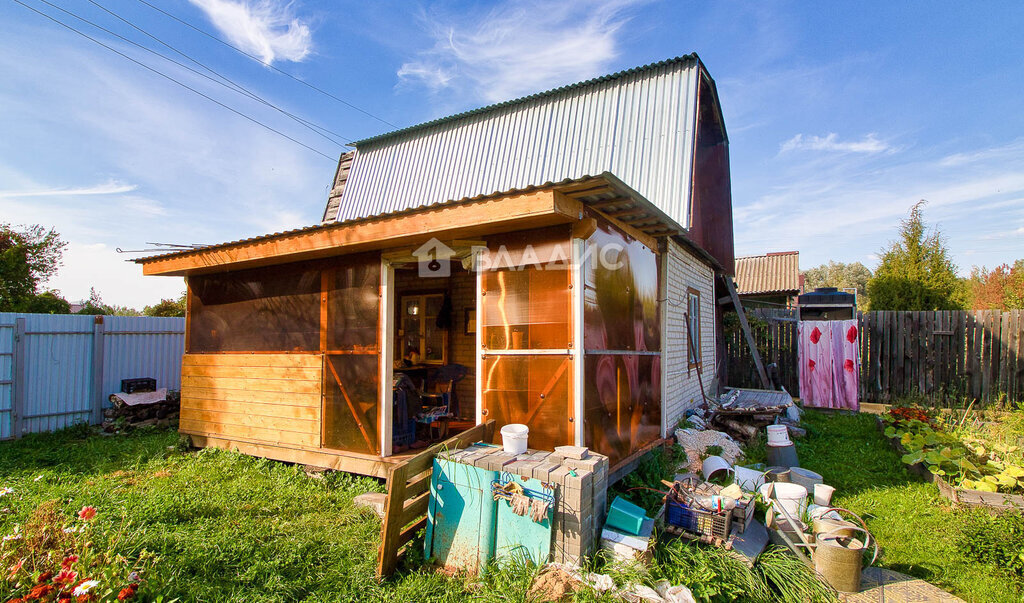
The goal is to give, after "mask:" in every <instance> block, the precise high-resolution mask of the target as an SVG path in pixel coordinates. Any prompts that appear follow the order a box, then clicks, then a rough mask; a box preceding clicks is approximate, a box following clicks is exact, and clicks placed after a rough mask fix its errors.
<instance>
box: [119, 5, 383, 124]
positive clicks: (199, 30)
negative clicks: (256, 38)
mask: <svg viewBox="0 0 1024 603" xmlns="http://www.w3.org/2000/svg"><path fill="white" fill-rule="evenodd" d="M139 2H141V3H142V4H145V5H146V6H148V7H150V8H151V9H153V10H155V11H157V12H159V13H163V14H164V15H166V16H168V17H170V18H171V19H174V20H175V21H177V22H178V23H181V24H182V25H184V26H185V27H188V28H190V29H194V30H195V31H197V32H199V33H201V34H203V35H204V36H206V37H208V38H210V39H212V40H215V41H216V42H218V43H220V44H223V45H224V46H227V47H228V48H230V49H232V50H234V51H236V52H240V53H242V54H244V55H245V56H247V57H249V58H250V59H252V60H254V61H256V62H258V63H260V64H261V65H264V66H266V67H269V68H271V69H273V70H274V71H276V72H278V73H280V74H281V75H284V76H287V77H289V78H291V79H293V80H295V81H296V82H299V83H300V84H302V85H303V86H306V87H308V88H311V89H313V90H316V91H317V92H319V93H320V94H323V95H324V96H328V97H330V98H332V99H334V100H336V101H338V102H339V103H341V104H343V105H345V106H346V107H349V108H350V109H354V110H356V111H359V112H360V113H362V114H363V115H366V116H368V117H372V118H373V119H376V120H377V121H379V122H381V123H382V124H386V125H388V126H391V127H392V128H398V127H399V126H396V125H395V124H393V123H391V122H390V121H387V120H385V119H382V118H380V117H377V116H376V115H374V114H373V113H370V112H369V111H366V110H365V109H361V108H359V107H357V106H355V105H353V104H352V103H350V102H348V101H347V100H345V99H342V98H338V97H337V96H335V95H333V94H331V93H330V92H328V91H326V90H324V89H323V88H319V87H317V86H314V85H313V84H310V83H309V82H307V81H305V80H303V79H301V78H298V77H295V76H294V75H292V74H290V73H288V72H287V71H285V70H283V69H280V68H278V67H275V66H274V65H272V64H270V63H268V62H266V61H264V60H263V59H261V58H259V57H257V56H255V55H252V54H249V53H248V52H246V51H244V50H242V49H241V48H238V47H237V46H234V45H232V44H229V43H228V42H225V41H224V40H221V39H220V38H218V37H217V36H215V35H213V34H211V33H209V32H207V31H205V30H203V29H200V28H198V27H196V26H195V25H192V24H191V23H189V22H188V21H185V20H184V19H181V18H179V17H176V16H174V15H172V14H171V13H169V12H167V11H165V10H164V9H162V8H160V7H158V6H154V5H153V4H150V3H149V2H148V0H139Z"/></svg>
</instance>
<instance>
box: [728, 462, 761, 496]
mask: <svg viewBox="0 0 1024 603" xmlns="http://www.w3.org/2000/svg"><path fill="white" fill-rule="evenodd" d="M733 471H734V472H736V483H737V484H739V485H740V488H743V489H744V490H746V491H747V492H757V489H758V488H760V487H761V486H763V485H764V471H757V470H756V469H747V468H746V467H741V466H739V465H736V466H735V467H733Z"/></svg>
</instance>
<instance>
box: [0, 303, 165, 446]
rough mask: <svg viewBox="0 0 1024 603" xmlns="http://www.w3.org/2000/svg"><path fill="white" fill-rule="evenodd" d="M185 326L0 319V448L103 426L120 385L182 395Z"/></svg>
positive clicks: (140, 320) (130, 320)
mask: <svg viewBox="0 0 1024 603" xmlns="http://www.w3.org/2000/svg"><path fill="white" fill-rule="evenodd" d="M184 352H185V319H184V318H157V317H150V316H78V315H55V314H15V313H6V312H0V440H3V439H9V438H15V437H20V436H22V435H24V434H26V433H37V432H45V431H54V430H57V429H62V428H64V427H68V426H70V425H73V424H74V423H80V422H89V423H94V424H95V423H99V422H101V421H102V413H103V408H104V407H106V406H109V402H108V401H107V398H108V397H109V396H110V394H112V393H115V392H118V391H120V389H121V380H122V379H133V378H137V377H152V378H154V379H156V381H157V387H167V388H170V389H179V388H180V387H181V356H182V354H183V353H184Z"/></svg>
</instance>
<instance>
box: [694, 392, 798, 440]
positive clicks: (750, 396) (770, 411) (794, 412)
mask: <svg viewBox="0 0 1024 603" xmlns="http://www.w3.org/2000/svg"><path fill="white" fill-rule="evenodd" d="M694 415H695V416H694V417H693V418H691V419H690V422H691V423H693V424H694V425H696V426H697V428H698V429H716V430H719V431H724V432H725V433H727V434H729V435H730V436H732V438H733V439H734V440H736V441H737V442H740V443H746V442H749V441H750V440H751V439H753V438H754V437H755V436H756V435H757V434H758V433H763V432H764V428H765V426H766V425H771V424H773V423H779V424H782V425H785V426H786V427H788V428H789V435H790V436H791V437H796V438H801V437H803V436H805V435H807V432H806V431H805V430H804V429H803V428H801V427H800V414H799V410H798V409H797V408H796V407H795V406H794V404H793V399H792V397H790V396H789V394H787V393H786V392H769V391H764V390H739V389H733V390H728V391H727V392H726V393H724V394H722V395H721V396H720V397H719V399H718V400H717V401H715V402H713V403H712V404H706V403H705V404H703V405H701V406H699V407H697V408H696V409H695V411H694Z"/></svg>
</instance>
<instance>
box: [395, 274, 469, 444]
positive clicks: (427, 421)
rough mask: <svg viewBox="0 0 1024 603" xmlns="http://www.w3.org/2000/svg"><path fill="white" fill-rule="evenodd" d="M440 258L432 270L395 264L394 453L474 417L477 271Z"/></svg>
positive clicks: (433, 438) (436, 438) (430, 440)
mask: <svg viewBox="0 0 1024 603" xmlns="http://www.w3.org/2000/svg"><path fill="white" fill-rule="evenodd" d="M442 261H444V262H445V263H446V265H447V269H442V270H434V271H430V272H426V271H423V270H421V266H420V265H419V264H417V263H406V264H398V263H393V264H392V266H393V268H394V280H393V287H392V296H393V305H394V312H393V314H392V316H391V319H392V325H393V337H392V345H391V346H390V348H391V356H392V357H391V359H390V360H391V362H392V385H393V398H394V402H393V407H392V453H393V454H403V453H407V452H411V451H415V450H416V449H418V448H422V447H424V446H426V445H429V444H431V443H434V442H437V441H440V440H443V439H445V438H447V437H450V436H452V435H454V434H456V433H459V432H461V431H464V430H466V429H469V428H470V427H472V426H473V425H474V424H476V374H475V373H476V328H477V327H476V275H475V273H474V272H472V271H470V270H467V269H465V268H464V267H463V265H462V262H461V261H457V260H456V261H451V260H442ZM435 268H436V267H435Z"/></svg>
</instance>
